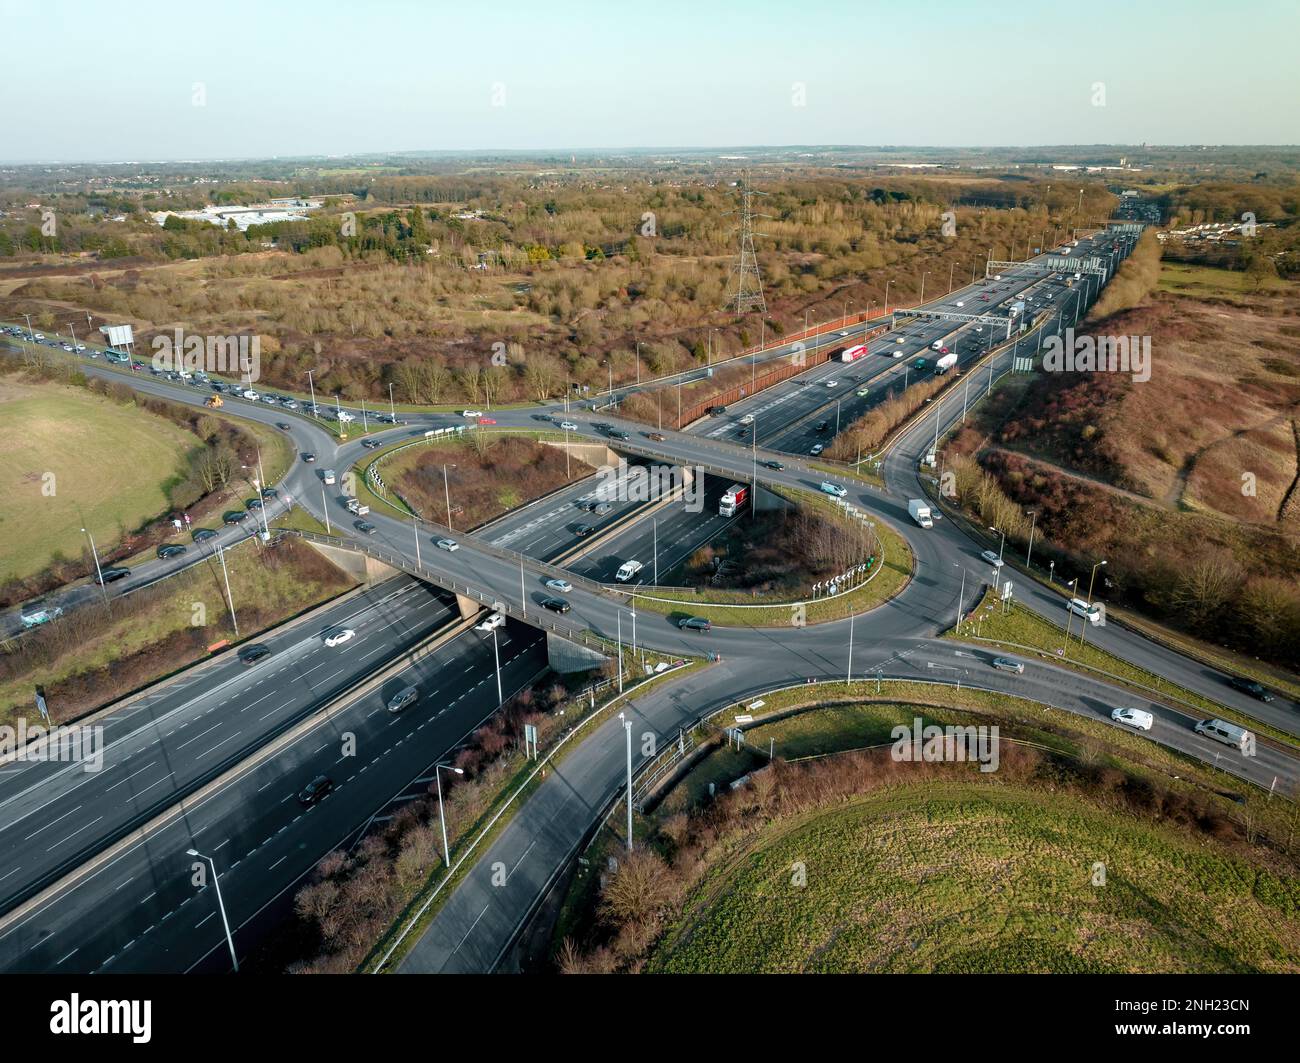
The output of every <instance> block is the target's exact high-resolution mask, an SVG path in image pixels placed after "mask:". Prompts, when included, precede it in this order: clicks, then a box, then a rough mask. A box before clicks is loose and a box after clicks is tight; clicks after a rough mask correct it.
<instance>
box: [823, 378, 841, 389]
mask: <svg viewBox="0 0 1300 1063" xmlns="http://www.w3.org/2000/svg"><path fill="white" fill-rule="evenodd" d="M826 386H827V387H828V388H837V387H839V386H840V382H839V381H838V380H828V381H826Z"/></svg>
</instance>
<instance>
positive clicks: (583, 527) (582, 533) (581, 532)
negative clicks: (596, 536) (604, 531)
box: [573, 524, 596, 539]
mask: <svg viewBox="0 0 1300 1063" xmlns="http://www.w3.org/2000/svg"><path fill="white" fill-rule="evenodd" d="M595 530H596V529H595V528H593V527H592V526H591V525H590V524H579V525H578V526H577V527H576V528H574V529H573V534H574V535H576V536H577V537H578V538H579V539H585V538H586V537H587V536H588V535H590V534H591V533H592V532H594V531H595Z"/></svg>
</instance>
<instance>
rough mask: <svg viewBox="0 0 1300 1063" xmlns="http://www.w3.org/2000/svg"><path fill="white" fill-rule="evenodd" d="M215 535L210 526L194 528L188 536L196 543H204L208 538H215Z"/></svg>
mask: <svg viewBox="0 0 1300 1063" xmlns="http://www.w3.org/2000/svg"><path fill="white" fill-rule="evenodd" d="M216 537H217V533H216V532H214V531H213V530H212V529H211V528H195V529H194V531H193V533H191V535H190V538H191V539H193V540H194V541H195V542H196V543H205V542H207V541H208V540H209V539H215V538H216Z"/></svg>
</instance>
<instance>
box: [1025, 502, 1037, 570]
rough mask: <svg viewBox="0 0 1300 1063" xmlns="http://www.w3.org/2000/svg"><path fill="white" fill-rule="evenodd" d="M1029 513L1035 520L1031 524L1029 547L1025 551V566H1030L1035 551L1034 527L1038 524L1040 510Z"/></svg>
mask: <svg viewBox="0 0 1300 1063" xmlns="http://www.w3.org/2000/svg"><path fill="white" fill-rule="evenodd" d="M1029 515H1030V516H1031V517H1032V518H1033V520H1032V521H1031V522H1030V524H1029V549H1028V550H1027V551H1026V552H1025V568H1028V567H1029V559H1030V557H1032V556H1033V553H1034V528H1035V527H1037V525H1038V510H1036V509H1035V510H1033V511H1032V512H1030V514H1029Z"/></svg>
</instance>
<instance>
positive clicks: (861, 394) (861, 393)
mask: <svg viewBox="0 0 1300 1063" xmlns="http://www.w3.org/2000/svg"><path fill="white" fill-rule="evenodd" d="M870 390H871V389H870V388H858V398H860V399H865V398H866V397H867V395H868V394H870Z"/></svg>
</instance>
